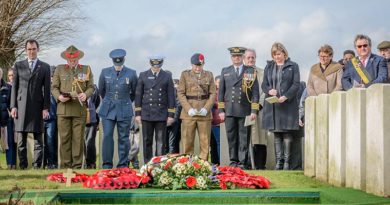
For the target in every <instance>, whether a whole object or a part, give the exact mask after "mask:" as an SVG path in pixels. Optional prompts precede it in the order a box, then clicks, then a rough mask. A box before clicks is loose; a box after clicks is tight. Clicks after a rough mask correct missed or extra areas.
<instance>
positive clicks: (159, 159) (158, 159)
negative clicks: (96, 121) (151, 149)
mask: <svg viewBox="0 0 390 205" xmlns="http://www.w3.org/2000/svg"><path fill="white" fill-rule="evenodd" d="M160 161H161V157H155V158H153V160H152V162H153V163H159V162H160Z"/></svg>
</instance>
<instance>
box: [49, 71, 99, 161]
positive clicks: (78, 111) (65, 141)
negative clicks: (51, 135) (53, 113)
mask: <svg viewBox="0 0 390 205" xmlns="http://www.w3.org/2000/svg"><path fill="white" fill-rule="evenodd" d="M93 85H94V84H93V75H92V71H91V68H90V67H89V66H86V65H78V67H77V68H70V67H69V66H68V65H59V66H58V67H57V69H56V70H55V72H54V76H53V80H52V86H51V88H52V94H53V96H54V97H55V99H56V100H57V102H58V104H57V116H58V118H57V119H58V133H59V136H60V140H59V148H60V159H61V164H60V168H81V165H82V160H83V152H84V151H83V150H84V139H83V136H84V128H85V122H86V116H87V108H88V106H87V104H86V102H87V101H85V102H82V103H80V101H79V100H78V98H77V94H79V93H83V92H84V93H85V94H86V96H87V98H89V97H90V96H91V95H92V94H93V91H94V86H93ZM62 93H71V95H72V98H71V99H70V100H69V101H67V102H60V101H59V100H58V97H59V96H60V95H61V94H62ZM81 104H83V106H82V105H81Z"/></svg>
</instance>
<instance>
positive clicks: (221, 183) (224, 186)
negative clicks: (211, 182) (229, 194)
mask: <svg viewBox="0 0 390 205" xmlns="http://www.w3.org/2000/svg"><path fill="white" fill-rule="evenodd" d="M219 187H221V189H224V190H225V189H227V186H226V183H225V182H223V181H221V182H220V183H219Z"/></svg>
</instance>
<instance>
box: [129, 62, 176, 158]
mask: <svg viewBox="0 0 390 205" xmlns="http://www.w3.org/2000/svg"><path fill="white" fill-rule="evenodd" d="M163 61H164V58H163V57H161V56H153V57H150V65H151V68H150V69H148V70H147V71H145V72H142V73H141V74H140V75H139V78H138V83H137V89H136V92H135V116H136V117H135V121H136V122H137V123H138V124H141V123H142V139H143V152H144V163H147V162H149V160H150V159H151V158H152V157H153V135H154V134H155V136H156V153H155V155H156V156H159V155H163V154H164V148H165V142H166V135H167V125H171V124H172V123H173V122H174V115H175V94H174V87H173V81H172V75H170V74H169V73H167V72H166V71H164V70H162V69H161V66H162V65H163Z"/></svg>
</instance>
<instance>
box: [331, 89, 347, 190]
mask: <svg viewBox="0 0 390 205" xmlns="http://www.w3.org/2000/svg"><path fill="white" fill-rule="evenodd" d="M345 121H346V93H345V92H344V91H336V92H333V93H332V94H330V97H329V161H328V163H329V164H328V167H329V168H328V172H329V173H328V176H329V179H328V182H329V183H330V184H332V185H335V186H345V148H346V146H345V138H346V125H345Z"/></svg>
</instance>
